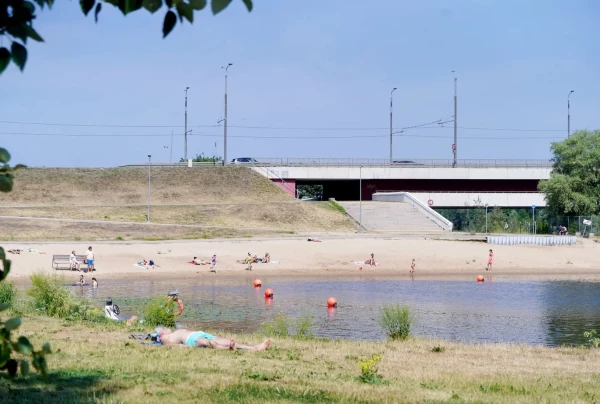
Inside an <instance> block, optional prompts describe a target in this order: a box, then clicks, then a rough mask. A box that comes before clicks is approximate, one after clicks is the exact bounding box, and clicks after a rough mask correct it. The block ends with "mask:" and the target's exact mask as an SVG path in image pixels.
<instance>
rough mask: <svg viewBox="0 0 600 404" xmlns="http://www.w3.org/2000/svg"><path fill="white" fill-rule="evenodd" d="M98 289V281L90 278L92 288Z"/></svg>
mask: <svg viewBox="0 0 600 404" xmlns="http://www.w3.org/2000/svg"><path fill="white" fill-rule="evenodd" d="M97 287H98V281H97V280H96V278H92V288H94V289H96V288H97Z"/></svg>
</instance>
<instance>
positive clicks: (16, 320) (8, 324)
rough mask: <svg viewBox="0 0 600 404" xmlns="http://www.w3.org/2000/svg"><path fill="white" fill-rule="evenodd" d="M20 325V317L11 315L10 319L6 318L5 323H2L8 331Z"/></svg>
mask: <svg viewBox="0 0 600 404" xmlns="http://www.w3.org/2000/svg"><path fill="white" fill-rule="evenodd" d="M20 325H21V319H20V318H19V317H13V318H11V319H10V320H7V321H6V323H4V328H6V329H7V330H8V331H11V330H14V329H16V328H19V326H20Z"/></svg>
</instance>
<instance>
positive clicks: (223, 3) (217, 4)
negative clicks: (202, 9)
mask: <svg viewBox="0 0 600 404" xmlns="http://www.w3.org/2000/svg"><path fill="white" fill-rule="evenodd" d="M230 3H231V0H212V2H211V3H210V5H211V8H212V12H213V14H214V15H217V14H219V13H220V12H221V11H223V10H225V9H226V8H227V6H228V5H229V4H230Z"/></svg>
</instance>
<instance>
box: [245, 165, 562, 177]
mask: <svg viewBox="0 0 600 404" xmlns="http://www.w3.org/2000/svg"><path fill="white" fill-rule="evenodd" d="M253 170H255V171H257V172H258V173H260V174H261V175H266V174H265V170H264V169H263V168H260V167H255V168H253ZM268 170H269V171H270V172H271V173H272V174H273V176H274V177H280V178H284V179H286V178H294V179H298V180H299V179H314V180H352V179H359V178H360V177H361V176H362V178H363V180H369V179H463V180H474V179H483V180H495V179H498V180H500V179H514V180H526V179H529V180H541V179H548V178H549V177H550V171H551V169H550V168H518V167H489V168H485V167H473V168H448V167H419V166H416V167H404V166H403V167H363V168H362V169H361V168H360V167H329V166H324V167H317V166H315V167H309V166H303V167H276V166H270V167H268Z"/></svg>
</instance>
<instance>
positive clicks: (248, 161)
mask: <svg viewBox="0 0 600 404" xmlns="http://www.w3.org/2000/svg"><path fill="white" fill-rule="evenodd" d="M255 163H258V161H256V160H255V159H253V158H252V157H237V158H235V159H233V160H231V164H255Z"/></svg>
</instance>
